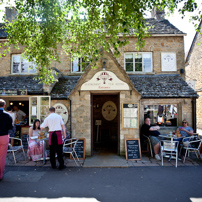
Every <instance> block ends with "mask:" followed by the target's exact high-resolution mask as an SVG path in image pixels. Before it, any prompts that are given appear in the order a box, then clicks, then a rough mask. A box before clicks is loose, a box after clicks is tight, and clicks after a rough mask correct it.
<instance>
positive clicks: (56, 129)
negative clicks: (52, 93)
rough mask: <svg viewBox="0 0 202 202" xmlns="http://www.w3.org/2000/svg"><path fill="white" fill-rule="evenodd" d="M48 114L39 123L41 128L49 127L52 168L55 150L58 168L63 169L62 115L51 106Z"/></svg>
mask: <svg viewBox="0 0 202 202" xmlns="http://www.w3.org/2000/svg"><path fill="white" fill-rule="evenodd" d="M49 113H50V114H49V116H48V117H47V118H45V120H44V122H43V123H42V124H41V126H40V127H41V129H43V128H46V127H48V128H49V145H50V162H51V166H52V168H56V161H55V152H56V153H57V156H58V161H59V164H60V165H59V169H63V168H64V167H65V166H64V160H63V142H62V133H61V130H62V132H63V136H64V138H65V137H66V130H65V125H64V122H63V120H62V117H61V116H60V115H58V114H56V113H55V108H54V107H51V108H50V109H49Z"/></svg>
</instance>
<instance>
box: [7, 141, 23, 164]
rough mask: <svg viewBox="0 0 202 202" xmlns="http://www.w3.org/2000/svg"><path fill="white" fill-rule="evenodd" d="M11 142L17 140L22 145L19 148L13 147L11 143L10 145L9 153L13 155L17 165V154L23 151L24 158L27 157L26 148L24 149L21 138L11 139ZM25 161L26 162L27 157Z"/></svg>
mask: <svg viewBox="0 0 202 202" xmlns="http://www.w3.org/2000/svg"><path fill="white" fill-rule="evenodd" d="M9 139H10V140H12V139H13V140H16V141H19V143H20V144H18V146H12V145H11V144H10V143H9V144H8V151H7V153H9V152H10V153H11V152H12V153H13V158H14V162H15V164H16V158H15V152H18V151H21V150H22V151H23V154H24V157H25V151H24V148H23V144H22V140H21V139H20V138H16V137H9ZM25 160H26V157H25Z"/></svg>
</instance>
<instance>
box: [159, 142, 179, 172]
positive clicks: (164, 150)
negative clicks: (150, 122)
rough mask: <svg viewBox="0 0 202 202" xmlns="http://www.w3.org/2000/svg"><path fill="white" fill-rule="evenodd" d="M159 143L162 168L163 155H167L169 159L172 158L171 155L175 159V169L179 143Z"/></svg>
mask: <svg viewBox="0 0 202 202" xmlns="http://www.w3.org/2000/svg"><path fill="white" fill-rule="evenodd" d="M161 143H162V145H161V162H162V166H163V157H164V155H167V154H169V155H170V159H171V158H172V157H173V155H174V156H175V158H176V164H175V167H176V168H177V160H178V144H179V141H172V140H162V141H161Z"/></svg>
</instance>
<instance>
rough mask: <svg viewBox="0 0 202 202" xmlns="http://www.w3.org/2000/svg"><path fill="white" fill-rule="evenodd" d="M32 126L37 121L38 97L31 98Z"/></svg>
mask: <svg viewBox="0 0 202 202" xmlns="http://www.w3.org/2000/svg"><path fill="white" fill-rule="evenodd" d="M29 106H30V124H33V123H34V120H35V119H37V115H38V111H37V97H31V98H30V105H29Z"/></svg>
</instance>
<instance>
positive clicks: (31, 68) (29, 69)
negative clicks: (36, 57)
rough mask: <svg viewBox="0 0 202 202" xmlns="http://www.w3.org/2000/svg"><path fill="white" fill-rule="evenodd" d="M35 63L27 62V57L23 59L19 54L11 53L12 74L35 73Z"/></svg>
mask: <svg viewBox="0 0 202 202" xmlns="http://www.w3.org/2000/svg"><path fill="white" fill-rule="evenodd" d="M36 72H37V70H36V64H35V63H34V62H28V61H27V59H26V58H25V59H23V57H22V55H21V54H17V55H12V66H11V73H12V74H35V73H36Z"/></svg>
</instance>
